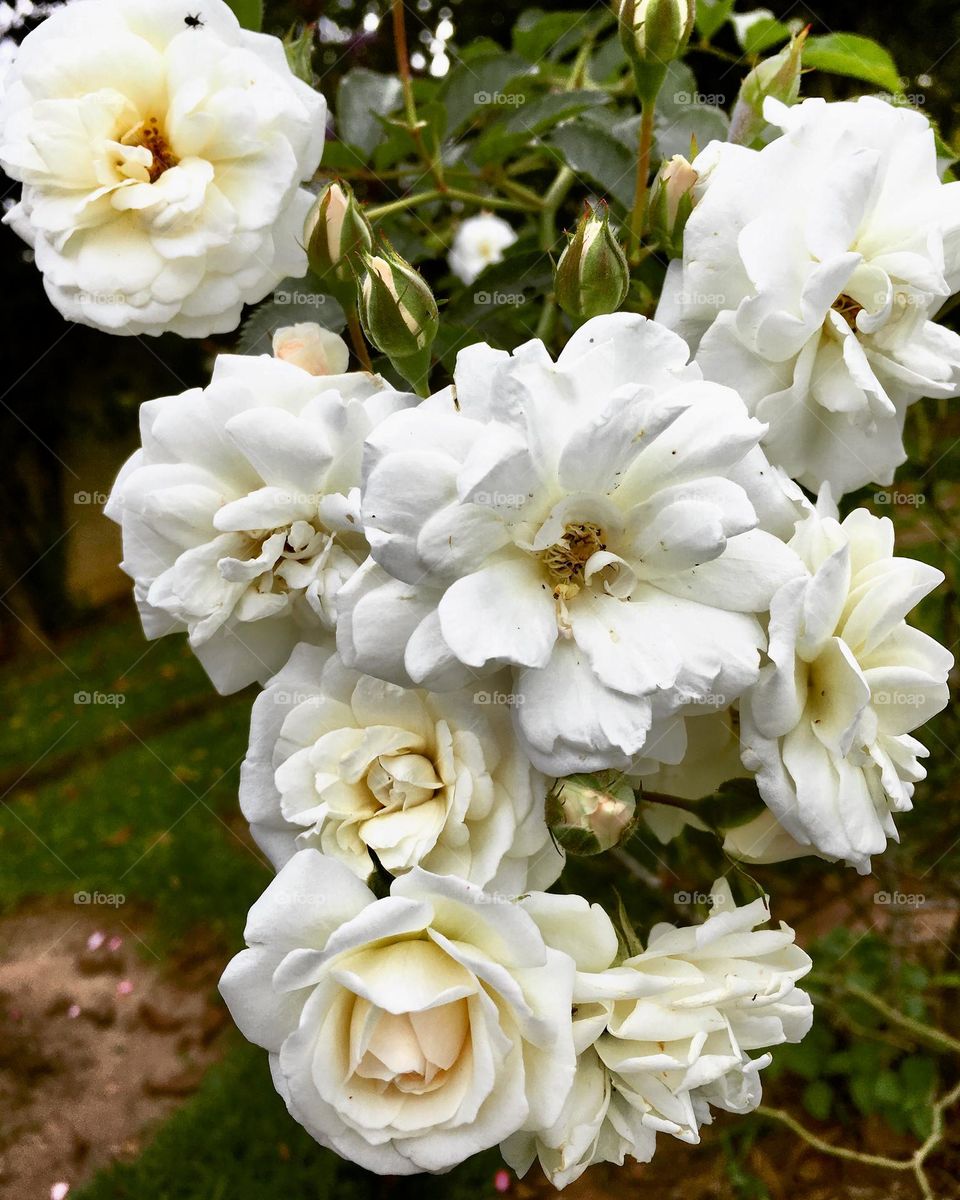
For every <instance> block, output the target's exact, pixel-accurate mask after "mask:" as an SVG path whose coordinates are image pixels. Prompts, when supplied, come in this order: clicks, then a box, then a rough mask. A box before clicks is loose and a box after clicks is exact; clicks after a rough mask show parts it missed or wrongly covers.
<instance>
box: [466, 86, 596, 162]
mask: <svg viewBox="0 0 960 1200" xmlns="http://www.w3.org/2000/svg"><path fill="white" fill-rule="evenodd" d="M515 99H516V101H517V103H516V104H515V105H514V106H513V107H512V108H508V109H507V110H506V112H505V114H504V116H503V117H501V118H500V119H499V120H498V121H496V122H495V123H494V124H492V125H491V126H490V128H489V129H487V130H486V131H485V132H484V133H483V134H482V136H481V137H480V138H479V139H478V140H477V142H476V144H475V145H474V146H473V148H472V149H471V152H470V154H471V158H472V159H473V161H474V162H475V163H476V164H477V165H478V166H486V165H487V164H488V163H491V162H503V161H504V160H505V159H506V158H508V157H509V156H510V155H512V154H515V153H516V152H517V151H519V150H521V149H522V148H523V147H524V146H526V145H527V144H528V143H530V142H531V141H535V140H536V139H537V138H538V137H539V136H540V135H541V134H543V133H545V132H546V131H547V130H548V129H551V128H552V127H553V126H554V125H558V124H559V123H560V122H561V121H565V120H567V119H569V118H570V117H573V116H576V115H578V114H579V113H583V112H585V111H586V110H587V109H595V108H598V107H601V106H603V105H605V104H608V103H609V97H608V96H607V94H606V93H605V92H552V93H550V94H549V95H546V96H539V97H537V98H536V99H534V100H532V101H530V102H529V103H520V101H522V100H524V97H523V96H517V97H515Z"/></svg>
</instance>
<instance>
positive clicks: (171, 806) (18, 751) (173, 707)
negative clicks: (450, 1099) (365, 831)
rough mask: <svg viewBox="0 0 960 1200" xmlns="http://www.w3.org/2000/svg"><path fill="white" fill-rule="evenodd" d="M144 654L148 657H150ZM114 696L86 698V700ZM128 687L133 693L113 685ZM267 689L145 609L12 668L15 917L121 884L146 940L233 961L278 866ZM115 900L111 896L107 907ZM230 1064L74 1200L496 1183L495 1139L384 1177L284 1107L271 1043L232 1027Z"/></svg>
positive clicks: (9, 848) (1, 850) (255, 1199)
mask: <svg viewBox="0 0 960 1200" xmlns="http://www.w3.org/2000/svg"><path fill="white" fill-rule="evenodd" d="M145 652H146V653H145ZM77 693H82V694H86V696H89V697H96V698H98V699H99V702H98V703H93V702H85V701H84V697H83V695H81V697H80V699H79V700H78V701H76V702H75V695H76V694H77ZM117 695H122V696H123V697H124V700H123V701H122V702H121V703H119V704H118V703H116V702H115V701H110V702H108V701H107V700H105V699H102V698H103V697H115V696H117ZM252 699H253V692H252V691H251V692H247V693H244V694H242V695H240V696H236V697H231V698H229V699H223V698H221V697H218V696H216V694H215V693H214V692H213V689H212V687H211V686H210V684H209V682H208V681H207V679H206V677H205V676H204V674H203V672H202V670H201V669H200V667H199V666H198V665H197V663H196V662H195V660H194V659H193V658H192V656H191V655H190V653H189V650H188V649H187V646H186V643H185V641H184V639H182V638H178V637H170V638H166V639H162V640H161V641H160V642H158V643H156V644H155V645H153V646H148V644H147V643H145V642H144V640H143V635H142V633H141V631H140V628H139V624H138V623H137V621H136V619H135V618H134V617H132V616H131V615H124V616H123V617H122V618H119V619H115V620H112V621H110V622H107V623H105V624H102V625H98V626H97V627H95V628H91V629H90V630H87V631H84V632H83V633H81V634H79V635H78V636H76V637H75V638H74V639H73V640H71V641H70V642H69V643H68V644H67V645H66V646H59V645H58V646H57V647H56V653H55V654H54V653H53V652H52V651H51V652H45V651H44V650H43V649H42V648H38V652H37V653H36V654H35V655H33V656H32V657H31V658H29V659H27V660H25V661H21V662H17V663H15V664H12V665H9V666H7V667H6V668H5V669H4V670H3V671H2V672H0V703H2V704H3V706H4V709H5V713H6V720H5V721H4V723H3V727H2V731H0V777H3V778H5V779H6V780H7V782H6V783H4V785H3V787H2V788H0V792H2V791H4V790H5V789H6V795H4V796H3V804H2V805H0V856H2V858H3V863H4V869H3V872H2V873H0V912H10V911H13V910H15V909H17V908H18V907H20V906H22V905H25V904H26V905H30V904H32V903H35V902H36V901H38V900H40V899H44V900H46V901H47V902H49V903H55V904H57V905H60V904H62V905H63V906H69V905H71V904H72V903H73V902H74V895H75V893H77V892H89V893H96V892H99V893H102V894H104V895H118V894H119V895H123V896H124V897H125V904H124V905H123V906H122V907H121V908H120V909H119V910H117V914H118V916H119V917H120V918H124V917H126V919H127V920H129V921H131V922H133V924H135V925H136V928H137V932H138V934H139V936H141V937H142V939H143V944H142V946H141V950H140V952H141V953H142V954H143V955H144V956H145V957H146V958H147V959H148V960H149V961H152V962H154V964H155V965H156V960H157V959H159V960H160V961H161V963H162V964H163V969H164V970H167V971H171V972H174V973H175V972H176V971H177V963H178V956H179V955H180V953H181V952H182V950H183V948H184V946H185V945H186V944H187V943H188V942H190V941H191V940H195V939H196V937H197V936H198V935H199V936H200V937H201V939H202V943H203V945H204V946H205V947H209V949H208V951H207V952H208V953H209V954H211V955H212V956H213V957H215V958H217V959H219V962H217V963H215V964H214V965H215V966H216V967H217V970H219V967H220V966H222V965H225V964H226V962H227V960H228V959H229V957H230V956H231V955H232V954H233V953H234V952H235V951H236V950H237V949H239V947H240V945H241V942H242V930H243V925H244V920H245V916H246V912H247V909H248V908H249V906H250V904H251V903H252V902H253V901H254V900H255V899H256V897H257V896H258V895H259V894H260V892H261V891H262V890H263V888H264V887H265V886H266V884H267V883H268V881H269V879H270V877H271V872H270V870H269V869H268V867H267V864H266V863H265V861H264V860H263V859H262V857H261V856H260V855H259V854H258V853H257V851H256V849H255V847H253V846H252V844H251V843H250V842H249V840H248V838H247V837H246V833H245V825H244V822H243V820H242V818H241V817H240V814H239V810H238V806H237V784H238V779H239V765H240V760H241V758H242V757H243V754H244V751H245V749H246V743H247V722H248V719H249V711H250V704H251V702H252ZM110 911H111V912H112V911H113V910H112V909H111V910H110ZM133 914H136V916H135V917H134V915H133ZM225 1045H226V1047H227V1050H226V1054H225V1057H224V1059H223V1061H222V1062H221V1063H220V1064H219V1065H217V1066H216V1067H214V1068H213V1069H212V1070H211V1071H210V1072H209V1074H208V1075H207V1077H206V1079H205V1080H204V1082H203V1084H202V1085H201V1088H200V1090H199V1091H198V1092H197V1093H196V1095H195V1096H194V1097H192V1099H190V1100H189V1101H187V1102H186V1103H185V1105H184V1106H183V1107H182V1108H181V1109H180V1110H179V1111H178V1112H177V1113H176V1114H175V1115H174V1116H173V1117H172V1118H171V1119H170V1120H169V1121H168V1122H167V1123H166V1124H164V1125H163V1126H161V1127H160V1129H159V1130H158V1131H157V1132H156V1135H155V1137H154V1139H153V1140H152V1141H151V1142H150V1143H149V1144H148V1146H147V1148H146V1150H145V1151H144V1152H143V1153H142V1155H141V1156H140V1157H139V1158H138V1159H136V1161H134V1162H132V1163H119V1164H116V1165H115V1166H113V1167H111V1168H109V1169H107V1170H105V1171H102V1172H101V1173H100V1174H99V1175H98V1176H96V1177H95V1178H94V1179H93V1180H92V1181H91V1182H90V1183H89V1184H87V1185H86V1186H84V1187H81V1188H79V1190H77V1189H74V1190H72V1191H71V1193H70V1194H71V1198H73V1197H76V1198H77V1200H126V1198H127V1197H130V1198H131V1200H133V1198H134V1197H135V1198H136V1200H221V1198H227V1197H229V1198H230V1200H271V1198H273V1197H277V1198H279V1197H283V1198H284V1200H313V1198H314V1197H318V1198H319V1197H326V1196H334V1195H336V1196H337V1197H338V1198H343V1200H351V1198H353V1197H357V1198H360V1197H367V1196H376V1197H379V1196H381V1195H384V1196H385V1195H387V1193H389V1195H390V1197H391V1200H402V1197H404V1196H406V1195H410V1196H411V1197H412V1196H413V1195H416V1196H418V1197H420V1196H428V1197H429V1196H433V1195H435V1196H438V1197H439V1196H457V1195H461V1194H462V1195H463V1196H467V1195H471V1196H477V1195H492V1194H493V1183H492V1181H493V1174H494V1171H495V1170H496V1168H497V1166H498V1165H499V1163H500V1160H499V1156H498V1155H497V1154H496V1152H492V1153H491V1154H489V1155H484V1156H481V1157H480V1158H479V1159H477V1160H474V1161H473V1162H472V1163H469V1164H466V1165H465V1166H464V1167H463V1168H461V1169H460V1170H459V1171H457V1172H455V1173H454V1174H453V1175H449V1176H444V1177H441V1178H437V1179H431V1178H424V1177H417V1178H414V1179H411V1180H393V1181H383V1180H381V1179H379V1178H377V1177H375V1176H372V1175H369V1174H368V1173H367V1172H365V1171H362V1170H360V1169H359V1168H356V1167H353V1166H352V1165H350V1164H346V1163H342V1162H341V1161H340V1159H339V1158H337V1157H336V1156H335V1155H333V1154H331V1153H329V1152H327V1151H325V1150H323V1149H321V1148H320V1147H318V1146H317V1145H316V1144H315V1143H314V1142H313V1141H312V1140H311V1139H310V1137H309V1136H308V1135H307V1134H305V1133H304V1132H303V1130H302V1129H301V1128H300V1127H299V1126H298V1125H297V1124H296V1123H295V1122H294V1121H293V1120H292V1119H291V1118H290V1117H289V1116H288V1115H287V1112H286V1109H285V1108H284V1105H283V1102H282V1101H281V1100H280V1098H279V1097H278V1096H277V1095H276V1093H275V1092H274V1090H273V1087H272V1084H271V1082H270V1077H269V1071H268V1067H267V1062H266V1056H265V1055H264V1054H263V1053H262V1052H261V1051H260V1050H258V1049H256V1048H254V1047H251V1046H248V1045H247V1044H246V1043H244V1042H243V1041H242V1040H241V1039H240V1037H239V1035H237V1034H236V1033H234V1032H233V1031H232V1030H231V1031H230V1033H229V1034H228V1035H227V1036H226V1038H225Z"/></svg>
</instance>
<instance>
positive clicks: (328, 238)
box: [303, 182, 373, 300]
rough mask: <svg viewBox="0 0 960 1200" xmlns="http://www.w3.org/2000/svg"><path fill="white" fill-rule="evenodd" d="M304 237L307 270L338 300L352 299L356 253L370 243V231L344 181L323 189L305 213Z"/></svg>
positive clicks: (356, 271)
mask: <svg viewBox="0 0 960 1200" xmlns="http://www.w3.org/2000/svg"><path fill="white" fill-rule="evenodd" d="M303 241H304V245H305V246H306V248H307V257H308V258H309V260H310V270H311V271H313V273H314V274H315V275H316V276H318V277H319V279H320V280H321V281H322V282H323V285H324V287H325V288H326V289H327V290H328V291H329V292H330V294H331V295H333V296H336V297H337V299H339V300H345V299H352V298H353V295H354V292H355V290H356V286H357V278H358V270H359V265H360V264H359V256H360V255H361V254H362V253H363V252H365V251H368V250H370V249H371V247H372V246H373V232H372V230H371V228H370V223H369V221H368V220H367V218H366V217H365V216H364V215H363V210H362V209H361V207H360V205H359V204H358V203H357V199H356V197H355V196H354V194H353V192H352V191H351V190H350V188H349V187H348V186H347V184H345V183H339V182H336V183H331V184H328V186H327V187H325V188H324V189H323V191H322V192H321V193H320V195H319V196H318V197H317V199H316V201H315V203H314V205H313V207H312V208H311V209H310V213H309V215H308V216H307V220H306V224H305V225H304V227H303Z"/></svg>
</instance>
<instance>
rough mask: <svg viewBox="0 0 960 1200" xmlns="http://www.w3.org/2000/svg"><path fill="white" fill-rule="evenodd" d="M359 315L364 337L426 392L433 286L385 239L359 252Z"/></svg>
mask: <svg viewBox="0 0 960 1200" xmlns="http://www.w3.org/2000/svg"><path fill="white" fill-rule="evenodd" d="M361 261H362V270H361V276H360V296H359V298H360V321H361V324H362V325H363V331H364V333H365V334H366V335H367V337H368V338H369V340H370V341H371V342H372V343H373V344H374V345H375V346H376V347H377V349H378V350H380V351H382V353H384V354H385V355H386V356H387V358H389V359H390V361H391V362H392V363H393V365H394V367H395V368H396V369H397V370H398V371H399V372H400V374H401V375H403V376H404V378H406V379H408V380H409V381H410V382H411V383H412V384H413V385H414V386H415V387H416V388H417V389H418V391H420V393H421V395H422V394H425V393H424V390H423V389H425V388H426V386H427V375H428V374H429V369H430V347H431V346H432V345H433V341H434V338H436V336H437V330H438V329H439V327H440V317H439V313H438V311H437V302H436V300H435V299H434V298H433V292H431V291H430V288H429V286H428V284H427V282H426V280H425V279H424V278H423V276H422V275H420V274H419V273H418V272H417V271H415V270H414V268H413V267H412V266H411V265H410V264H409V263H408V262H407V261H406V260H405V259H403V258H401V257H400V255H399V254H397V252H396V251H395V250H394V249H393V248H392V247H391V246H390V245H388V244H386V243H384V244H383V245H382V246H381V247H380V252H379V253H378V254H364V255H363V256H362V259H361Z"/></svg>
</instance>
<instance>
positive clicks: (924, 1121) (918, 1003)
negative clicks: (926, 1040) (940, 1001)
mask: <svg viewBox="0 0 960 1200" xmlns="http://www.w3.org/2000/svg"><path fill="white" fill-rule="evenodd" d="M810 952H811V955H812V957H813V960H814V964H815V967H814V974H813V975H812V976H811V983H810V986H811V991H812V992H813V994H814V997H815V1000H816V1001H817V1003H818V1007H817V1020H816V1022H815V1023H814V1026H813V1028H812V1029H811V1031H810V1033H808V1034H807V1036H806V1037H805V1038H804V1040H803V1041H802V1042H801V1043H800V1044H799V1045H797V1046H783V1047H781V1048H779V1049H778V1051H777V1053H776V1055H775V1056H774V1065H773V1067H771V1069H770V1071H769V1072H768V1074H769V1075H771V1076H772V1077H776V1076H779V1075H780V1074H782V1073H788V1074H790V1075H793V1076H795V1077H796V1078H797V1079H799V1080H800V1081H801V1082H802V1090H801V1093H800V1096H801V1102H802V1104H803V1107H804V1108H805V1109H806V1111H807V1113H809V1115H810V1116H811V1117H813V1118H814V1119H815V1120H817V1121H828V1120H839V1121H842V1122H849V1121H850V1120H851V1118H852V1117H854V1115H858V1116H860V1117H867V1116H873V1115H876V1116H878V1117H880V1118H882V1119H883V1120H884V1121H885V1122H886V1123H887V1125H889V1126H890V1128H891V1129H893V1130H895V1131H896V1132H897V1133H900V1134H912V1135H913V1136H914V1137H916V1138H917V1139H919V1140H923V1139H924V1138H925V1137H927V1135H928V1134H929V1133H930V1129H931V1127H932V1119H933V1118H932V1108H931V1105H932V1103H933V1100H934V1098H935V1096H936V1092H937V1082H938V1077H939V1068H938V1062H937V1057H936V1055H935V1054H934V1053H932V1052H931V1051H930V1050H928V1049H927V1048H925V1047H924V1046H923V1045H922V1043H919V1042H916V1039H913V1038H911V1037H910V1036H909V1030H905V1029H904V1028H902V1027H900V1026H899V1025H897V1023H896V1022H894V1023H891V1022H890V1021H889V1020H888V1019H887V1018H886V1017H885V1016H884V1014H883V1012H882V1011H880V1010H878V1009H877V1008H876V1007H874V1006H873V1005H871V1004H870V1003H869V1002H868V1001H866V1000H864V999H861V998H860V995H861V994H865V995H866V996H868V997H869V996H881V997H890V998H895V1007H896V1011H898V1012H900V1013H902V1014H903V1015H904V1016H905V1017H908V1018H911V1019H913V1020H916V1021H919V1022H922V1023H926V1024H930V995H929V988H930V979H929V976H928V974H927V972H926V971H925V970H924V969H923V968H922V967H921V966H919V965H918V964H917V963H915V962H911V961H909V960H905V959H902V958H900V957H899V956H898V955H897V954H896V953H895V952H894V949H893V947H892V946H891V944H890V942H889V941H888V940H887V939H885V938H881V937H879V936H876V935H872V934H871V935H868V936H866V937H864V936H862V935H861V936H860V937H859V938H858V936H857V935H856V934H854V933H852V932H850V931H849V930H846V929H836V930H834V931H832V932H831V933H830V934H828V935H827V936H825V937H823V938H821V939H820V940H819V941H818V942H817V943H816V944H815V945H814V946H812V947H811V948H810ZM851 989H858V991H856V992H854V991H851ZM893 1002H894V1001H893V1000H891V1003H893Z"/></svg>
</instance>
